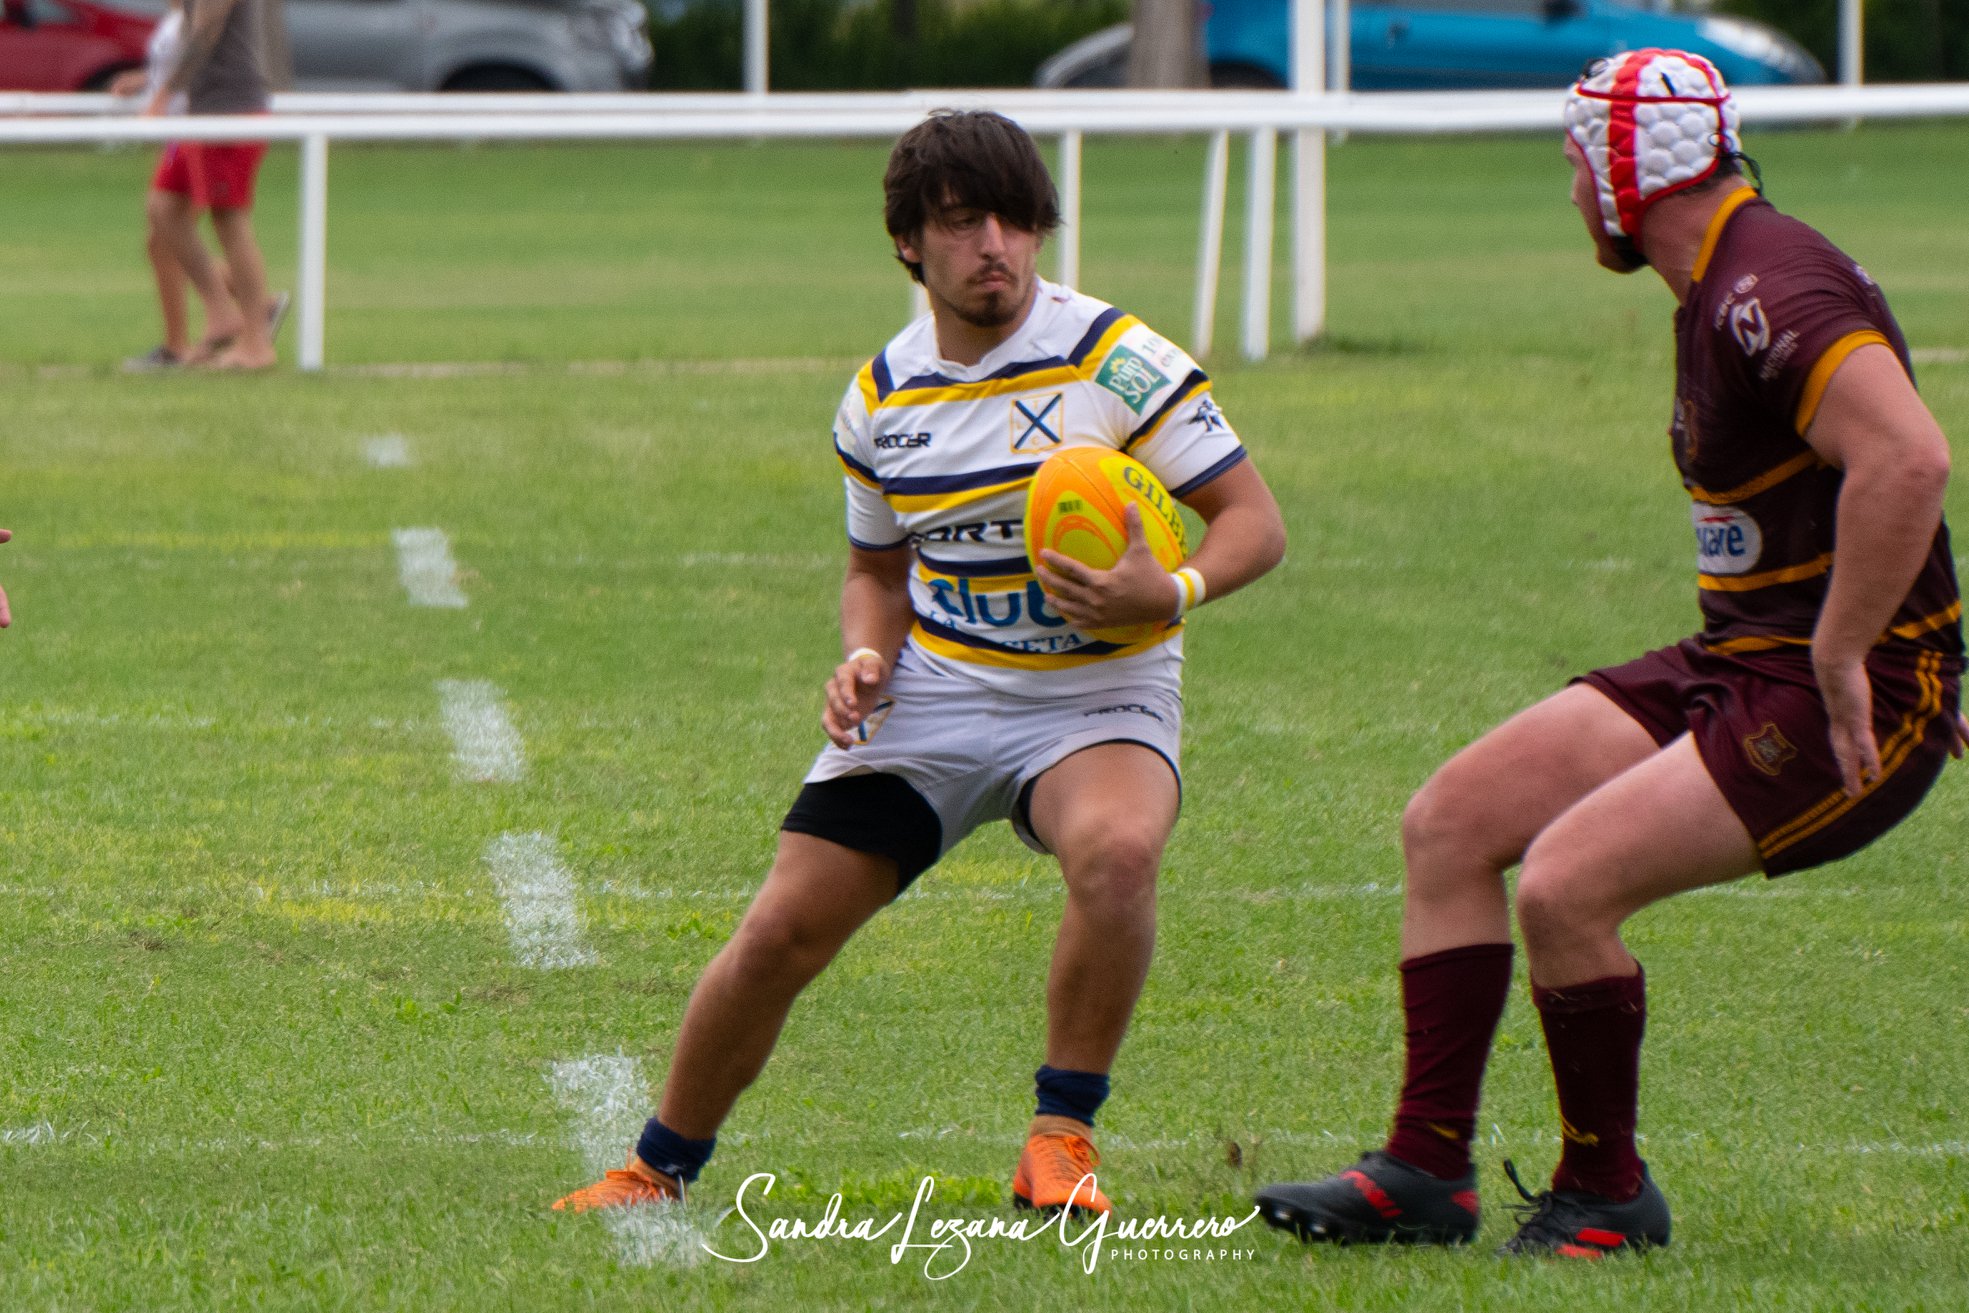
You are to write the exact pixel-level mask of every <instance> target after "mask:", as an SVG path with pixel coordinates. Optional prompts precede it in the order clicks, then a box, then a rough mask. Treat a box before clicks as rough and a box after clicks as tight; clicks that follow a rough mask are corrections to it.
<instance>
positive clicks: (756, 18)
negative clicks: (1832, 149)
mask: <svg viewBox="0 0 1969 1313" xmlns="http://www.w3.org/2000/svg"><path fill="white" fill-rule="evenodd" d="M767 76H768V75H767V69H766V0H745V89H746V91H748V92H750V93H751V94H752V95H755V96H763V95H765V94H766V80H767Z"/></svg>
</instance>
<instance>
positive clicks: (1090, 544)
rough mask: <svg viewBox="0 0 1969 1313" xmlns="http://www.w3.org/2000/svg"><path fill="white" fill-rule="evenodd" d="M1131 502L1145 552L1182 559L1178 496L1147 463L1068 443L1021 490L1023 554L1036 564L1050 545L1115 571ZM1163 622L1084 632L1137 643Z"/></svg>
mask: <svg viewBox="0 0 1969 1313" xmlns="http://www.w3.org/2000/svg"><path fill="white" fill-rule="evenodd" d="M1130 502H1134V503H1135V504H1136V505H1137V506H1140V507H1141V510H1142V529H1143V532H1144V533H1146V534H1147V535H1148V544H1149V550H1150V551H1152V552H1154V553H1155V559H1156V560H1157V561H1160V562H1161V563H1162V568H1163V569H1165V570H1174V569H1176V568H1177V567H1178V566H1180V565H1181V564H1182V563H1183V562H1184V561H1185V560H1187V559H1188V557H1189V543H1188V540H1187V537H1186V535H1185V533H1184V531H1183V514H1182V511H1181V509H1180V508H1179V507H1178V506H1177V504H1176V499H1175V498H1174V497H1172V496H1170V495H1169V490H1168V489H1167V488H1165V487H1163V486H1162V480H1160V479H1158V478H1156V477H1155V475H1154V474H1152V473H1150V472H1149V468H1148V466H1146V465H1144V464H1142V462H1140V461H1138V460H1136V459H1135V458H1134V457H1133V456H1128V455H1124V454H1122V453H1121V452H1118V451H1114V450H1112V449H1111V448H1108V447H1068V448H1067V449H1066V450H1064V451H1056V452H1054V453H1053V454H1052V455H1051V456H1048V457H1047V458H1046V460H1045V462H1044V463H1043V464H1042V465H1040V467H1039V469H1038V471H1037V472H1036V473H1035V474H1034V475H1033V476H1032V486H1031V487H1030V488H1028V489H1027V491H1026V555H1027V556H1028V557H1030V558H1031V560H1032V563H1033V566H1034V567H1035V568H1037V567H1038V566H1039V564H1040V560H1041V558H1040V555H1039V553H1040V549H1042V548H1047V547H1050V548H1052V549H1053V550H1054V551H1056V552H1058V553H1059V554H1060V555H1062V556H1065V557H1068V558H1070V559H1072V560H1075V561H1078V562H1080V563H1081V564H1082V565H1085V566H1089V567H1091V568H1093V569H1096V570H1111V569H1113V568H1114V563H1115V562H1116V561H1118V560H1120V559H1121V554H1122V553H1123V552H1124V551H1126V550H1127V549H1128V525H1127V522H1126V521H1125V520H1124V519H1123V518H1122V513H1123V512H1124V511H1125V510H1126V509H1127V506H1128V504H1129V503H1130ZM1168 624H1169V622H1168V621H1166V620H1156V621H1151V622H1149V623H1147V624H1139V625H1125V626H1122V627H1121V628H1118V629H1090V630H1088V631H1087V634H1088V636H1089V637H1091V638H1098V639H1100V640H1102V641H1103V642H1107V643H1122V644H1126V643H1139V642H1141V641H1142V640H1143V639H1145V638H1148V637H1150V636H1151V635H1153V634H1156V633H1158V632H1160V631H1161V630H1163V629H1165V628H1167V627H1168Z"/></svg>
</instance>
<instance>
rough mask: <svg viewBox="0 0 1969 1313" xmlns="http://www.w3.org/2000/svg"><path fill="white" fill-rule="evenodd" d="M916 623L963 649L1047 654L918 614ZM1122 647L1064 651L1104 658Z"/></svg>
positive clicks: (1090, 646)
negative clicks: (961, 646)
mask: <svg viewBox="0 0 1969 1313" xmlns="http://www.w3.org/2000/svg"><path fill="white" fill-rule="evenodd" d="M916 623H917V624H919V625H922V626H923V632H925V633H927V634H930V635H931V636H933V637H936V638H941V639H943V640H945V641H946V642H951V643H962V644H963V645H964V646H965V647H975V648H978V649H980V650H982V651H986V652H1010V653H1011V654H1013V655H1014V656H1044V655H1048V654H1047V653H1035V652H1034V651H1033V650H1032V649H1030V648H1024V647H1014V646H1013V645H1011V644H1009V643H994V642H992V641H991V640H990V639H988V638H979V637H978V636H977V635H976V634H967V633H965V632H964V631H963V630H961V629H952V628H951V627H950V626H949V625H944V624H938V623H937V622H936V621H935V620H932V619H930V617H928V616H926V615H923V614H921V613H920V612H919V613H918V614H917V617H916ZM1122 646H1123V645H1122V644H1120V643H1103V642H1101V641H1099V640H1095V641H1093V642H1089V643H1083V644H1082V645H1081V646H1079V647H1074V648H1068V649H1066V651H1068V652H1071V653H1072V654H1073V655H1074V656H1105V655H1107V654H1108V653H1109V652H1119V651H1120V650H1121V649H1122Z"/></svg>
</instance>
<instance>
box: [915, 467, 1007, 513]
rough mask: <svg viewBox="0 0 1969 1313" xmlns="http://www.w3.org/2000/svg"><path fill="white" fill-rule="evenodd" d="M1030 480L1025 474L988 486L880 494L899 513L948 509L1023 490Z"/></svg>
mask: <svg viewBox="0 0 1969 1313" xmlns="http://www.w3.org/2000/svg"><path fill="white" fill-rule="evenodd" d="M1031 482H1032V476H1031V475H1030V474H1026V475H1021V476H1020V477H1019V478H1016V479H1011V480H1008V481H1007V482H1004V483H994V484H992V485H991V486H990V487H988V488H965V489H963V490H962V491H959V492H911V493H895V492H885V493H883V494H882V496H883V498H884V499H885V500H887V501H888V503H889V506H890V508H891V509H892V510H894V511H896V512H897V513H899V514H900V513H903V512H908V511H948V510H954V509H956V508H957V507H960V506H969V505H970V504H971V503H972V502H980V501H985V500H987V499H989V498H992V497H999V496H1003V495H1004V494H1005V493H1008V492H1020V491H1023V490H1024V489H1025V487H1026V485H1028V484H1030V483H1031Z"/></svg>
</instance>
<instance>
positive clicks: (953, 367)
mask: <svg viewBox="0 0 1969 1313" xmlns="http://www.w3.org/2000/svg"><path fill="white" fill-rule="evenodd" d="M1033 282H1034V283H1035V284H1036V287H1035V289H1034V291H1033V294H1032V308H1031V309H1030V310H1028V311H1026V318H1025V322H1024V323H1022V324H1020V325H1019V327H1018V331H1016V332H1014V333H1013V334H1012V336H1010V337H1008V338H1006V339H1005V340H1004V341H1003V342H1000V343H999V344H998V345H997V346H995V347H993V348H992V349H991V350H989V351H987V352H985V354H984V355H983V356H982V357H981V358H980V359H979V360H978V363H977V364H975V365H960V364H958V363H957V362H956V361H954V360H945V359H944V358H943V357H942V356H940V355H938V354H937V323H936V319H935V317H934V316H932V317H931V318H930V319H929V320H928V322H927V323H926V324H925V325H924V344H923V345H924V350H923V355H924V361H923V363H924V364H925V365H926V366H928V369H927V370H923V369H911V370H909V371H908V372H907V373H904V374H902V375H901V376H902V377H904V378H907V377H909V376H910V375H913V374H921V373H925V372H928V373H933V374H941V375H942V376H943V377H945V378H947V379H949V380H950V381H951V382H953V383H976V382H978V381H979V380H981V379H987V378H990V377H991V376H992V374H993V373H995V372H996V371H998V370H1000V369H1003V368H1004V367H1005V366H1006V365H1009V364H1011V363H1013V362H1014V361H1016V360H1019V359H1020V358H1021V356H1020V353H1021V352H1022V351H1024V350H1026V349H1027V348H1028V347H1029V346H1030V345H1031V343H1032V339H1033V338H1034V337H1035V336H1037V335H1038V334H1039V333H1040V332H1041V331H1042V330H1044V329H1045V327H1046V326H1047V325H1048V324H1050V323H1051V322H1052V320H1053V317H1054V316H1055V315H1057V314H1058V313H1059V311H1060V308H1061V307H1062V306H1064V305H1065V304H1066V298H1065V297H1063V296H1061V295H1060V289H1059V288H1058V287H1055V286H1054V285H1053V284H1052V283H1049V282H1047V281H1046V280H1045V279H1044V278H1038V277H1035V278H1034V279H1033ZM890 368H891V372H895V371H894V362H891V365H890Z"/></svg>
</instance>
